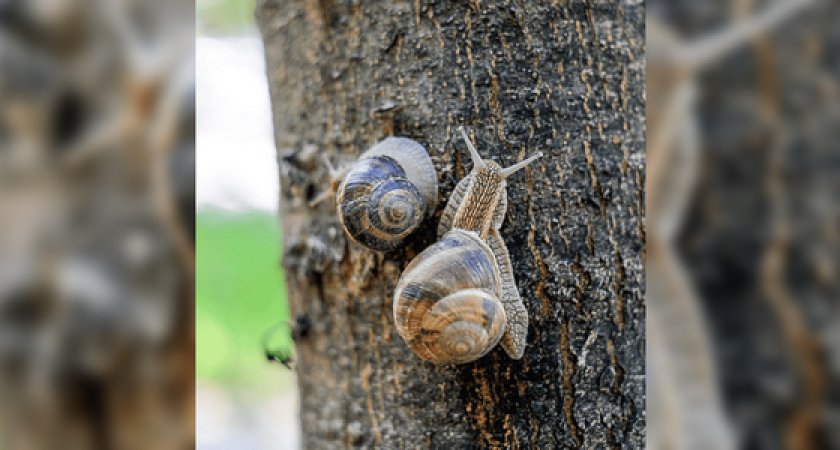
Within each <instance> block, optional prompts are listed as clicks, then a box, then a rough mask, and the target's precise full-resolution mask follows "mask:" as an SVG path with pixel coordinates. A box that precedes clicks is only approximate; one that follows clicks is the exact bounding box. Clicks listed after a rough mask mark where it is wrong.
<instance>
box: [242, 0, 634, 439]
mask: <svg viewBox="0 0 840 450" xmlns="http://www.w3.org/2000/svg"><path fill="white" fill-rule="evenodd" d="M546 3H547V2H537V1H534V0H521V1H517V2H512V3H508V2H480V1H473V2H428V1H426V0H415V1H396V2H391V1H376V2H373V1H372V2H357V1H326V0H325V1H318V2H316V1H312V0H285V1H279V0H261V1H259V2H258V3H257V13H256V14H257V20H258V23H259V26H260V28H261V31H262V35H263V38H264V42H265V51H266V60H267V72H268V79H269V85H270V90H271V100H272V105H273V114H274V127H275V133H276V137H275V139H276V145H277V148H278V152H279V155H278V158H279V161H280V172H281V181H282V201H281V215H282V223H283V230H284V246H285V254H284V261H283V265H284V267H285V268H286V276H287V278H288V286H289V302H290V307H291V311H292V314H293V315H294V317H295V318H296V333H295V334H296V337H297V357H298V366H297V371H298V383H299V387H300V396H301V411H300V414H301V422H302V427H303V430H302V432H303V438H302V442H303V446H304V447H305V448H308V449H309V448H337V447H339V446H354V447H355V446H365V447H378V448H381V447H387V448H406V447H410V448H413V447H417V446H420V445H425V446H427V447H435V448H441V447H444V446H449V447H451V448H475V447H507V448H520V447H528V448H607V447H608V448H643V447H644V438H645V419H644V411H645V390H644V389H645V388H644V386H645V364H644V357H645V350H644V349H645V342H644V336H645V324H644V319H645V313H644V311H645V307H644V302H643V284H642V283H643V274H644V266H643V250H644V233H645V231H644V229H645V228H644V218H643V211H644V182H645V174H644V168H645V158H644V148H645V142H644V114H645V100H644V48H645V32H644V18H645V9H644V4H643V3H636V2H588V1H572V2H570V1H562V2H553V3H552V4H546ZM458 125H464V126H465V127H466V128H467V129H468V130H470V131H471V132H472V133H473V134H474V139H475V142H476V143H477V146H478V149H479V152H480V153H482V155H483V156H485V157H489V158H491V159H493V160H495V161H498V162H500V163H501V164H502V165H503V166H508V165H510V164H512V163H514V162H516V161H520V160H522V159H524V158H525V157H527V156H530V155H532V154H534V153H536V152H537V151H542V152H543V153H545V155H546V156H545V157H543V159H541V160H539V161H538V162H537V163H535V164H534V165H532V166H531V167H530V168H528V169H526V170H523V171H522V172H521V173H518V174H516V175H514V176H513V177H512V178H511V179H510V180H509V182H508V186H509V187H508V196H509V199H510V202H509V209H508V213H507V218H506V219H505V223H504V225H503V227H502V229H501V234H502V236H503V238H504V239H505V242H506V243H507V246H508V249H509V250H510V253H511V260H512V263H513V268H514V271H515V277H516V280H517V282H518V285H519V290H520V293H521V295H522V298H523V301H524V303H525V306H526V307H527V309H528V312H529V317H530V327H529V330H528V347H527V350H526V353H525V356H524V358H523V359H522V360H520V361H515V360H511V359H510V358H508V356H507V355H506V354H505V353H504V351H502V350H501V349H499V348H496V349H494V350H493V351H491V352H490V353H489V354H488V355H487V356H485V357H484V358H482V359H480V360H478V361H476V362H475V363H471V364H465V365H460V366H444V367H439V366H435V365H432V364H430V363H425V362H423V361H421V360H420V359H419V358H417V357H416V356H415V355H414V354H413V353H411V351H410V350H409V349H408V348H407V346H406V345H405V343H404V342H403V340H402V339H401V338H400V337H399V335H397V334H396V332H395V329H394V327H393V317H392V294H393V288H394V285H395V284H396V282H397V280H398V279H399V275H400V273H401V271H402V269H403V268H404V267H405V266H406V265H407V264H408V262H409V261H410V260H411V259H412V258H413V257H414V256H415V255H416V254H418V253H419V252H420V251H422V250H423V249H424V248H425V247H426V246H428V245H430V244H431V243H432V242H433V241H434V238H435V230H436V221H437V219H436V218H435V219H433V220H430V221H429V224H428V226H425V227H423V229H422V230H421V231H420V232H419V233H417V234H416V235H415V236H414V238H413V239H412V240H411V241H410V242H409V243H408V245H407V246H406V247H405V248H403V249H402V250H399V251H396V252H392V253H388V254H385V255H381V254H377V253H374V252H371V251H368V250H366V249H363V248H361V247H359V246H358V245H356V244H353V243H351V242H349V241H346V240H345V238H344V234H343V230H342V229H341V226H340V224H339V223H338V219H337V217H336V216H335V212H334V205H332V204H329V203H330V202H324V203H322V204H320V205H319V206H318V207H316V208H309V207H308V206H307V202H308V200H311V199H312V198H314V197H315V196H317V195H318V194H319V193H320V192H322V191H323V190H324V189H326V187H327V176H326V170H325V168H324V166H323V163H322V162H321V159H320V158H319V157H318V155H319V154H325V155H328V156H329V158H330V159H331V160H332V162H333V164H335V165H339V164H342V163H349V162H351V161H353V160H354V159H355V158H356V157H357V156H358V155H359V154H360V153H361V152H362V151H364V150H365V149H366V148H368V147H370V146H371V145H372V144H374V143H375V142H377V141H378V140H380V139H382V138H384V137H386V136H388V135H397V136H406V137H411V138H413V139H416V140H417V141H419V142H420V143H422V144H424V145H425V146H426V147H427V149H428V150H429V152H430V154H431V155H432V159H433V161H434V162H435V165H436V167H437V168H438V170H439V177H440V182H441V186H440V195H439V204H438V215H439V214H440V211H441V210H442V209H443V205H444V204H445V201H446V199H447V198H448V196H449V194H450V192H451V191H452V189H453V188H454V186H455V183H456V182H457V181H458V180H460V179H461V178H463V177H464V176H465V175H466V174H467V173H468V171H469V170H470V169H471V168H472V164H471V163H470V162H468V161H469V160H468V156H467V153H466V149H465V147H464V145H463V143H461V142H460V138H459V137H458V135H457V134H456V133H455V130H456V127H457V126H458ZM307 325H308V326H307Z"/></svg>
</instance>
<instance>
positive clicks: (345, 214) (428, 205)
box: [337, 137, 437, 251]
mask: <svg viewBox="0 0 840 450" xmlns="http://www.w3.org/2000/svg"><path fill="white" fill-rule="evenodd" d="M337 198H338V201H337V205H338V215H339V217H340V218H341V222H342V224H343V226H344V229H345V230H346V231H347V234H348V235H350V237H351V238H352V239H353V240H355V241H356V242H358V243H360V244H362V245H364V246H366V247H369V248H372V249H374V250H379V251H388V250H393V249H395V248H397V247H399V246H400V245H402V243H403V241H404V240H405V238H406V237H408V235H410V234H411V233H412V232H413V231H414V230H416V229H417V228H418V227H419V226H420V224H421V223H422V222H423V219H424V218H425V217H426V216H427V215H431V214H432V213H434V210H435V204H436V202H437V174H436V172H435V169H434V165H433V164H432V160H431V158H429V155H428V153H426V149H425V148H423V146H422V145H420V144H418V143H417V142H415V141H412V140H411V139H407V138H394V137H391V138H387V139H385V140H384V141H382V142H380V143H379V144H377V145H375V146H374V147H372V148H371V149H370V150H368V151H367V152H365V153H364V154H363V155H362V156H361V157H360V158H359V161H358V162H357V163H356V164H355V166H353V169H352V170H351V171H350V172H348V173H347V175H346V176H345V177H344V179H343V180H342V181H341V184H340V185H339V187H338V193H337Z"/></svg>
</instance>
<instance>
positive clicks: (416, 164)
mask: <svg viewBox="0 0 840 450" xmlns="http://www.w3.org/2000/svg"><path fill="white" fill-rule="evenodd" d="M377 155H386V156H390V157H391V158H394V159H395V160H396V161H397V163H398V164H399V165H400V167H402V168H403V170H404V171H405V173H406V176H407V177H408V179H409V181H411V184H413V185H414V187H416V188H417V190H418V191H420V194H421V195H423V199H424V200H426V216H427V217H428V216H431V215H432V214H434V213H435V208H436V207H437V197H438V196H437V179H438V175H437V171H436V170H435V165H434V164H433V163H432V158H430V157H429V152H427V151H426V148H425V147H423V146H422V145H420V144H419V143H418V142H417V141H414V140H411V139H409V138H402V137H389V138H386V139H385V140H383V141H382V142H380V143H378V144H376V145H374V146H373V147H371V148H370V149H369V150H368V151H366V152H365V153H364V154H362V156H361V157H360V158H359V159H362V160H363V159H366V158H372V157H375V156H377Z"/></svg>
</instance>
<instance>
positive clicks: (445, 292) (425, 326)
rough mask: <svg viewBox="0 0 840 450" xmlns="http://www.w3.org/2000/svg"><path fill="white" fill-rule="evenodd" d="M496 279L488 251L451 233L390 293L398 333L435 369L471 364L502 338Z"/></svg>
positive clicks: (416, 261)
mask: <svg viewBox="0 0 840 450" xmlns="http://www.w3.org/2000/svg"><path fill="white" fill-rule="evenodd" d="M500 293H501V277H500V275H499V272H498V270H496V263H495V259H494V257H493V254H492V252H491V251H490V248H489V247H488V246H487V244H485V243H484V242H483V241H482V240H481V239H479V238H478V237H477V236H475V235H474V234H472V233H470V232H466V231H463V230H452V231H450V232H449V233H447V234H446V235H445V236H444V237H443V238H442V239H441V240H440V241H438V242H437V243H436V244H434V245H432V246H431V247H429V248H427V249H426V250H424V251H423V252H422V253H421V254H420V255H418V256H417V257H416V258H415V259H414V260H413V261H412V262H411V264H409V265H408V267H406V269H405V271H404V272H403V275H402V277H400V281H399V283H398V284H397V288H396V291H395V293H394V320H395V323H396V328H397V332H398V333H399V334H400V336H402V338H403V339H405V341H406V343H408V346H409V347H410V348H411V349H412V350H413V351H414V352H415V353H416V354H417V355H418V356H420V357H421V358H423V359H425V360H427V361H431V362H433V363H436V364H452V363H458V364H460V363H466V362H470V361H475V360H476V359H478V358H480V357H482V356H484V355H485V354H487V352H489V351H490V350H491V349H492V348H493V347H495V346H496V344H497V343H498V342H499V340H500V339H501V337H502V335H503V334H504V330H505V324H506V321H507V319H506V317H505V311H504V308H503V307H502V304H501V302H500V301H499V296H500Z"/></svg>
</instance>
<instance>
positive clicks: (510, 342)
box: [394, 127, 542, 364]
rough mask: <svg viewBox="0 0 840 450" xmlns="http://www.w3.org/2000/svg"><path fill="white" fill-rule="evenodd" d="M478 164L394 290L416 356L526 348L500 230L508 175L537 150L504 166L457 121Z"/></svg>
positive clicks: (523, 314) (445, 357)
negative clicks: (488, 157) (482, 152)
mask: <svg viewBox="0 0 840 450" xmlns="http://www.w3.org/2000/svg"><path fill="white" fill-rule="evenodd" d="M459 131H460V132H461V135H462V136H463V138H464V140H465V141H466V143H467V147H468V148H469V151H470V156H471V158H472V160H473V163H474V165H475V167H474V168H473V170H472V172H471V173H470V174H469V175H467V176H466V177H465V178H464V179H463V180H461V181H460V182H459V183H458V185H457V186H456V187H455V190H454V191H453V193H452V196H451V197H450V199H449V202H448V203H447V205H446V209H445V210H444V212H443V215H442V216H441V219H440V224H439V226H438V236H439V238H440V240H439V241H438V242H437V243H435V244H433V245H431V246H430V247H428V248H426V249H425V250H424V251H423V252H421V253H420V254H419V255H418V256H417V257H416V258H415V259H414V260H413V261H411V263H410V264H409V265H408V267H406V269H405V271H403V273H402V275H401V276H400V280H399V282H398V283H397V287H396V289H395V291H394V322H395V324H396V328H397V332H398V333H399V335H400V336H402V338H403V339H404V340H405V341H406V343H407V344H408V346H409V347H410V348H411V349H412V350H413V351H414V353H415V354H417V355H418V356H419V357H421V358H423V359H425V360H427V361H431V362H433V363H435V364H462V363H467V362H471V361H475V360H476V359H478V358H480V357H482V356H484V355H485V354H487V352H489V351H490V350H491V349H492V348H493V347H495V346H496V344H498V343H501V345H502V347H503V348H504V349H505V351H506V352H507V354H508V355H509V356H510V357H511V358H513V359H521V358H522V355H523V354H524V353H525V341H526V337H527V333H528V311H527V310H526V309H525V306H524V305H523V304H522V299H521V298H520V297H519V290H518V288H517V287H516V281H515V280H514V278H513V269H512V267H511V264H510V256H509V255H508V251H507V247H505V243H504V241H503V240H502V237H501V235H500V234H499V229H500V228H501V226H502V221H503V220H504V218H505V213H506V211H507V191H506V182H505V178H507V177H509V176H510V175H511V174H513V173H514V172H516V171H517V170H519V169H521V168H523V167H525V166H527V165H528V164H530V163H531V162H533V161H534V160H536V159H537V158H539V157H541V156H542V153H539V154H537V155H535V156H533V157H531V158H528V159H526V160H525V161H522V162H520V163H517V164H515V165H513V166H511V167H507V168H502V167H500V166H499V165H498V164H497V163H495V162H493V161H484V160H482V159H481V157H480V156H479V155H478V152H477V151H476V149H475V147H473V145H472V142H470V140H469V138H468V137H467V134H466V132H465V131H464V129H463V128H462V127H459Z"/></svg>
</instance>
